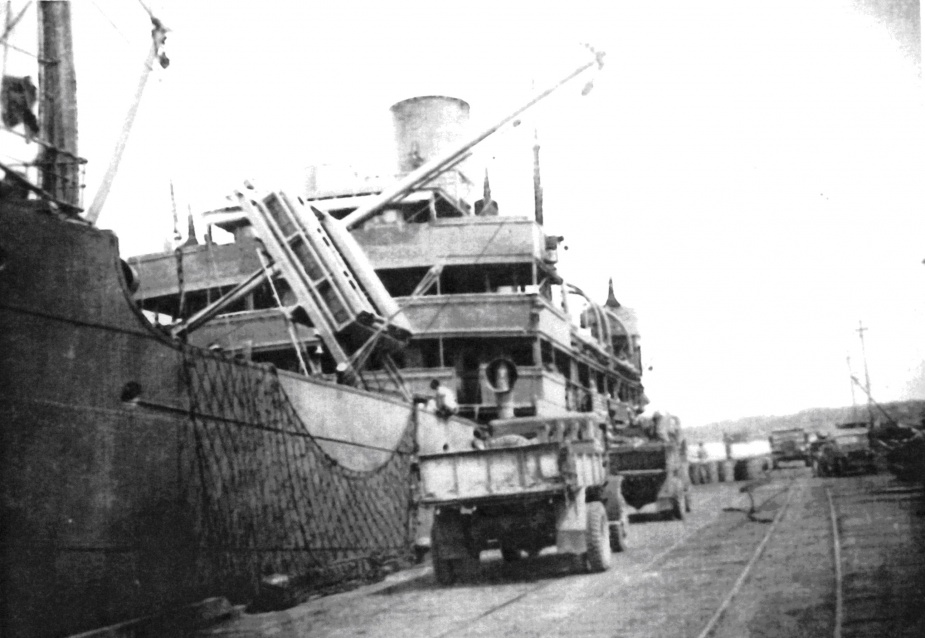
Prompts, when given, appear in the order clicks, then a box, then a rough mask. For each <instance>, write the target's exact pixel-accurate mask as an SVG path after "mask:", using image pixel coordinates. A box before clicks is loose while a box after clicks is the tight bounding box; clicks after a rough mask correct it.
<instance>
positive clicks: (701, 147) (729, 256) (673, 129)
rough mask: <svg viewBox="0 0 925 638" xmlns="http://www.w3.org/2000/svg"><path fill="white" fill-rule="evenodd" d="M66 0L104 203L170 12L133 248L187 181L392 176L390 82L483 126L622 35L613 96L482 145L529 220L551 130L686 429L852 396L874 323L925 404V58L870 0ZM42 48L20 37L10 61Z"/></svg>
mask: <svg viewBox="0 0 925 638" xmlns="http://www.w3.org/2000/svg"><path fill="white" fill-rule="evenodd" d="M23 4H24V2H18V3H16V2H14V3H13V6H14V13H15V12H16V9H17V8H18V7H21V6H22V5H23ZM72 5H73V14H74V39H75V58H76V63H77V72H78V100H79V116H80V142H79V144H80V146H79V148H80V153H81V155H83V156H84V157H87V158H88V159H89V160H90V162H89V164H88V166H87V171H86V191H85V195H84V202H85V204H89V202H90V201H91V200H92V199H93V195H94V194H95V193H96V191H97V189H98V188H99V184H100V181H101V179H102V175H103V173H104V172H105V170H106V168H107V166H108V163H109V157H110V156H111V153H112V148H113V147H114V145H115V142H116V139H117V137H118V135H119V131H120V129H121V127H122V124H123V121H124V118H125V114H126V112H127V110H128V107H129V104H130V103H131V100H132V97H133V95H134V93H135V90H136V87H137V84H138V79H139V77H140V75H141V72H142V68H143V62H144V59H145V57H146V54H147V50H148V47H149V44H150V33H149V32H150V21H149V18H148V14H147V9H148V8H150V9H151V10H152V11H153V12H154V13H155V14H156V15H157V16H158V17H159V18H160V19H161V20H162V21H163V22H164V23H165V24H166V25H167V26H168V27H169V28H170V29H171V31H170V34H169V35H168V39H167V53H168V56H169V57H170V60H171V64H170V66H169V67H168V68H167V69H166V70H162V69H159V68H158V69H155V70H154V71H153V72H152V74H151V76H150V79H149V82H148V84H147V86H146V88H145V93H144V99H143V101H142V104H141V107H140V108H139V111H138V115H137V118H136V121H135V126H134V129H133V131H132V136H131V138H130V140H129V143H128V146H127V148H126V151H125V154H124V156H123V159H122V162H121V165H120V169H119V173H118V175H117V178H116V181H115V182H114V184H113V187H112V191H111V194H110V196H109V199H108V200H107V204H106V206H105V208H104V209H103V212H102V215H101V216H100V219H99V222H98V225H99V226H100V227H102V228H107V229H112V230H113V231H115V232H116V233H117V234H118V236H119V238H120V242H121V247H122V252H123V254H124V255H133V254H139V253H146V252H155V251H159V250H161V249H162V248H163V246H164V245H165V242H168V241H169V240H170V237H171V236H172V234H173V221H172V203H171V198H170V185H171V184H173V186H174V193H175V201H176V207H177V209H178V210H179V211H180V216H181V225H182V226H183V228H182V229H181V230H182V231H183V232H185V222H183V221H182V220H183V219H184V218H185V214H186V211H187V210H192V211H193V212H194V213H198V212H200V211H202V210H205V209H208V208H212V207H215V206H219V205H222V203H223V202H224V199H223V198H224V197H225V196H226V195H228V194H229V193H231V191H232V190H233V189H234V188H236V187H237V186H238V185H239V184H240V183H241V181H242V180H243V179H257V180H259V182H260V183H261V184H267V185H268V186H270V185H272V186H273V187H276V186H282V187H290V188H295V189H298V188H299V187H300V185H301V184H302V183H303V182H304V175H305V172H306V167H308V166H311V165H316V164H330V165H335V166H348V165H349V166H351V167H353V169H354V170H356V171H357V172H358V173H360V174H389V173H391V172H394V170H395V168H394V152H393V150H392V130H391V122H390V119H389V118H390V116H389V112H388V108H389V106H390V105H391V104H393V103H394V102H397V101H399V100H402V99H404V98H407V97H411V96H415V95H449V96H453V97H458V98H462V99H464V100H466V101H467V102H468V103H469V104H470V107H471V122H472V125H473V127H479V126H480V125H481V124H483V123H490V122H492V121H494V120H496V119H498V118H499V117H501V116H503V115H506V113H507V112H509V111H510V110H511V109H512V108H513V107H514V106H519V105H520V103H522V102H523V101H525V100H526V99H527V98H528V97H529V95H530V94H531V92H532V91H533V90H534V87H545V86H547V85H550V84H552V83H554V82H555V81H556V80H558V79H559V78H560V77H562V76H564V75H565V74H567V73H568V72H570V71H571V70H572V69H574V68H576V67H577V66H579V65H581V64H583V63H584V62H586V61H587V60H588V59H589V52H588V49H586V48H584V47H583V46H582V44H583V43H585V44H590V45H592V46H593V47H595V48H596V49H597V50H603V51H605V52H606V57H605V64H604V68H603V69H602V70H600V72H599V73H597V74H596V77H595V79H594V90H592V91H591V92H590V93H588V95H586V96H582V95H581V94H580V89H581V85H582V83H583V82H579V83H577V84H576V85H575V86H571V87H568V88H567V89H563V90H562V91H560V92H559V93H557V94H556V96H554V97H553V98H550V99H549V100H547V101H546V102H544V103H543V105H542V106H541V107H539V108H538V109H536V110H534V111H532V112H531V113H530V114H529V115H528V116H527V117H525V118H524V122H525V124H526V125H522V126H520V127H518V128H516V129H512V130H509V131H506V132H504V133H500V134H499V135H498V136H496V137H494V138H490V139H489V140H488V141H486V142H485V143H483V144H482V145H481V146H480V147H479V148H478V149H477V153H476V157H475V158H473V165H474V166H477V167H478V168H477V169H475V172H476V176H475V177H476V180H477V181H478V180H479V179H480V177H481V170H482V167H487V168H488V169H489V171H490V174H491V178H492V191H493V194H494V196H495V198H496V199H497V200H498V201H499V202H500V203H501V212H502V214H510V215H527V216H529V215H532V184H531V171H532V165H531V155H530V147H531V146H532V134H533V129H534V128H536V130H537V131H538V135H539V137H540V140H541V145H542V162H543V165H542V170H543V187H544V193H545V203H546V206H545V218H546V229H547V232H548V233H549V234H557V235H563V236H564V237H565V242H564V245H565V246H567V250H561V249H560V264H559V267H560V272H561V273H562V274H563V276H564V277H565V278H566V279H567V280H569V281H571V282H573V283H575V284H577V285H578V286H580V287H581V288H582V289H584V290H585V291H587V292H590V293H591V294H592V295H596V296H597V297H598V298H599V301H601V302H603V301H604V299H605V295H606V291H607V282H608V279H610V278H613V281H614V288H615V292H616V296H617V298H618V299H619V301H620V302H621V303H622V304H624V305H626V306H629V307H632V308H634V309H635V311H636V312H637V314H638V316H639V318H640V328H641V333H642V344H643V357H644V364H645V367H646V368H647V369H646V371H645V374H644V382H645V385H646V388H647V394H648V396H649V397H650V399H651V400H652V402H653V405H654V406H659V407H660V408H662V409H666V410H669V411H671V412H673V413H675V414H678V415H679V416H680V417H681V419H682V421H683V422H685V423H686V424H687V425H689V426H696V425H701V424H706V423H710V422H714V421H718V420H724V419H730V418H736V417H744V416H754V415H775V414H788V413H792V412H796V411H799V410H802V409H806V408H812V407H836V406H845V405H851V402H852V388H851V384H850V377H849V358H850V370H852V371H853V373H854V374H855V375H857V376H858V377H859V378H860V379H861V380H862V381H863V379H864V356H863V353H862V351H861V342H860V339H859V334H858V332H857V330H858V328H859V322H863V326H864V327H865V328H866V331H865V332H864V339H865V342H864V345H865V351H866V361H867V368H868V371H869V376H870V382H871V391H872V394H873V396H874V397H875V398H876V399H877V400H878V401H881V402H885V401H892V400H901V399H913V398H916V399H922V398H925V339H923V336H925V335H923V327H925V264H923V258H925V214H923V210H925V180H923V179H922V177H923V174H925V173H923V169H925V144H923V142H925V139H923V137H925V135H923V134H925V126H923V124H925V117H923V116H925V110H923V106H925V105H923V101H925V100H923V87H922V81H921V77H920V68H919V63H918V60H917V59H916V56H914V55H911V52H912V50H911V49H910V45H909V41H908V39H907V38H904V37H903V34H902V33H899V32H897V31H896V30H895V29H893V30H892V31H891V29H890V28H889V25H887V24H885V23H884V22H882V21H881V20H878V18H877V17H876V16H875V15H871V14H870V13H868V12H865V11H862V10H859V9H858V7H857V5H856V3H855V2H852V0H814V2H812V3H807V2H805V0H803V1H794V2H790V1H785V0H784V1H780V0H779V1H775V2H770V1H754V2H749V1H746V0H738V1H735V2H733V1H721V0H702V1H701V2H697V3H690V2H681V1H674V0H667V1H665V2H659V3H639V2H634V3H621V2H615V1H610V2H569V3H551V2H546V3H543V2H521V1H511V2H485V1H482V0H475V1H472V2H466V3H453V4H449V3H435V2H412V1H406V0H402V1H383V2H369V1H367V2H336V3H335V2H318V1H316V0H303V1H297V0H266V1H264V2H261V3H255V2H243V1H239V0H223V1H217V0H200V1H198V2H189V1H182V0H144V2H142V1H141V0H137V1H133V0H74V2H73V3H72ZM27 26H28V25H27V24H26V23H25V22H24V23H23V25H22V27H21V29H22V33H19V30H20V28H19V27H18V28H17V33H16V34H15V35H16V36H20V35H21V36H24V37H25V40H26V41H27V42H28V41H29V39H30V38H32V37H33V35H32V34H34V26H33V27H30V28H31V31H30V30H29V28H27ZM894 26H895V25H894ZM14 41H15V40H14ZM915 45H916V46H917V43H915ZM21 46H22V47H26V46H27V45H26V44H21ZM919 59H920V57H919ZM30 62H31V63H33V64H34V60H32V59H31V58H30V57H29V56H28V55H25V54H18V53H17V52H15V51H8V52H7V55H6V68H7V69H8V72H10V73H12V72H17V73H25V72H27V69H28V66H29V63H30ZM23 69H26V70H23ZM0 142H4V143H7V142H8V140H6V139H5V138H4V139H0ZM11 153H12V151H11V150H9V149H8V148H7V146H2V147H0V154H6V155H5V157H8V156H9V154H11ZM854 398H855V400H857V401H858V402H863V401H864V398H863V393H862V392H861V391H860V390H855V392H854Z"/></svg>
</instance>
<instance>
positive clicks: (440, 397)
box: [430, 379, 459, 419]
mask: <svg viewBox="0 0 925 638" xmlns="http://www.w3.org/2000/svg"><path fill="white" fill-rule="evenodd" d="M430 389H431V390H433V391H434V398H433V402H434V409H435V411H436V412H437V416H439V417H440V418H442V419H448V418H449V417H451V416H453V415H454V414H456V413H457V412H459V404H458V403H456V397H455V396H453V391H452V390H450V389H449V388H448V387H446V386H444V385H443V384H442V383H440V380H439V379H434V380H433V381H431V382H430Z"/></svg>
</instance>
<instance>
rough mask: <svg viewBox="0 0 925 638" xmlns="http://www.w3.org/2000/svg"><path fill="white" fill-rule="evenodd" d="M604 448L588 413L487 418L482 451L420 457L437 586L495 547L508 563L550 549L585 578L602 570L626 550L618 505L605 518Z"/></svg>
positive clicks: (467, 570) (470, 567) (623, 517)
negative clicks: (572, 561)
mask: <svg viewBox="0 0 925 638" xmlns="http://www.w3.org/2000/svg"><path fill="white" fill-rule="evenodd" d="M605 441H606V439H605V437H604V434H603V431H602V430H601V428H600V427H599V425H598V424H597V423H595V422H594V420H593V419H592V418H590V417H588V416H568V417H550V418H540V417H525V418H513V419H503V420H497V421H493V422H492V423H491V425H490V432H489V434H488V436H487V437H486V438H485V448H484V449H477V450H476V449H473V450H464V451H458V452H445V453H441V454H429V455H422V456H421V457H420V459H419V462H420V477H421V482H420V485H421V498H422V504H424V505H427V506H432V507H434V508H435V510H436V515H435V517H434V524H433V528H432V530H431V552H432V559H433V565H434V573H435V575H436V578H437V581H438V582H439V583H441V584H450V583H452V582H453V581H454V580H456V578H457V577H459V576H462V575H465V574H467V573H470V572H471V571H472V570H473V569H474V567H475V566H476V565H477V564H478V560H479V555H480V553H481V552H482V550H485V549H493V548H500V550H501V555H502V557H503V558H504V560H506V561H514V560H518V559H520V558H521V552H526V553H527V554H528V555H530V556H535V555H536V554H538V553H539V552H540V550H542V549H543V548H544V547H548V546H551V545H555V546H556V547H557V549H558V551H559V552H560V553H569V554H574V555H577V556H583V557H585V560H586V564H587V566H588V568H589V569H590V570H591V571H604V570H606V569H607V568H608V567H609V566H610V559H611V552H612V551H622V549H623V548H624V547H625V540H626V525H627V518H626V514H625V511H626V508H625V507H621V505H622V498H620V499H617V500H618V501H619V502H618V503H616V504H612V505H611V507H610V508H609V509H610V510H611V511H612V512H614V516H613V518H614V520H613V521H610V520H608V517H607V509H608V508H607V507H605V506H606V503H605V502H604V499H605V498H606V496H605V489H604V488H605V486H606V485H607V482H608V480H612V478H613V477H610V476H609V474H608V471H607V450H606V443H605ZM616 478H617V480H618V481H619V477H616ZM617 493H618V494H619V490H618V491H617ZM614 505H615V506H614ZM611 528H614V529H613V533H611Z"/></svg>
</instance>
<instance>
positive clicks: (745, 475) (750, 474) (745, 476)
mask: <svg viewBox="0 0 925 638" xmlns="http://www.w3.org/2000/svg"><path fill="white" fill-rule="evenodd" d="M766 464H767V458H765V457H757V458H751V459H740V460H739V461H738V462H737V463H736V467H735V477H736V480H737V481H753V480H755V479H757V478H761V477H762V476H763V475H764V472H765V469H764V468H765V465H766Z"/></svg>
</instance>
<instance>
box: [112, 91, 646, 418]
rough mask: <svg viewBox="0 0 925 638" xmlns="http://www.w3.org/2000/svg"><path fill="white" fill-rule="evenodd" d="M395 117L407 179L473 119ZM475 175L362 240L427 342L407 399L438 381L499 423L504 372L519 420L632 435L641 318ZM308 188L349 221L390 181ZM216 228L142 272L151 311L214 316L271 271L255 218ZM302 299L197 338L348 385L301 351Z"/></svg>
mask: <svg viewBox="0 0 925 638" xmlns="http://www.w3.org/2000/svg"><path fill="white" fill-rule="evenodd" d="M392 113H393V116H394V121H395V130H396V138H397V143H396V147H397V149H398V152H397V156H398V167H399V171H400V172H401V174H407V173H409V172H410V171H413V170H414V169H415V168H417V167H418V166H420V165H421V163H423V162H425V161H427V160H428V159H429V158H430V155H431V154H434V155H436V154H439V153H441V152H442V150H443V148H444V147H445V146H447V145H451V144H453V143H454V142H455V141H456V138H457V137H458V136H459V134H460V131H462V130H464V129H465V126H464V123H465V120H466V119H467V117H468V105H466V104H465V102H462V101H461V100H458V99H455V98H447V97H442V96H427V97H418V98H412V99H410V100H406V101H404V102H401V103H399V104H397V105H395V106H393V107H392ZM466 168H467V167H466V166H465V165H459V164H457V165H455V166H454V167H453V168H452V169H450V170H448V171H445V172H442V173H440V174H439V175H438V176H437V177H436V179H434V180H431V181H429V182H427V183H426V184H423V185H421V186H419V187H418V188H415V189H413V190H409V191H408V192H407V193H405V194H404V197H403V198H402V199H399V200H397V201H393V202H390V203H389V204H388V205H387V206H384V207H383V208H382V210H381V211H379V212H378V214H377V215H375V216H370V217H369V218H366V219H363V220H362V221H361V223H358V224H356V225H354V227H353V228H352V229H351V233H350V234H351V235H352V237H353V238H354V239H355V240H356V243H357V244H358V246H359V248H360V249H361V251H362V253H363V255H364V256H365V258H366V259H368V261H369V263H370V264H371V266H372V268H373V269H374V270H375V273H376V274H377V275H378V277H379V279H380V280H381V281H382V284H383V285H384V287H385V289H386V291H387V292H388V294H389V295H391V296H392V297H393V298H394V299H395V301H396V303H397V305H398V306H399V307H400V308H401V311H402V314H403V317H404V318H405V319H406V320H407V322H408V324H410V326H411V328H412V333H413V336H412V337H411V339H410V341H409V342H408V345H407V346H406V347H405V348H404V349H403V350H401V351H400V352H395V353H393V354H392V357H393V358H394V361H395V363H396V366H397V368H398V370H399V372H400V375H401V377H402V379H403V382H404V384H405V386H406V387H407V388H408V389H409V390H410V391H411V393H413V394H426V393H427V392H428V391H429V390H428V385H429V383H430V382H431V381H432V380H433V379H438V380H440V381H441V382H442V383H443V384H444V385H447V386H449V387H450V388H452V389H454V390H455V392H456V394H457V396H458V401H459V403H460V414H462V415H465V416H468V417H470V418H473V419H475V420H477V421H480V422H487V421H489V420H491V419H492V418H496V417H497V416H498V414H499V409H500V408H499V404H498V400H497V393H496V392H495V390H496V389H497V388H496V386H494V385H493V382H494V379H492V374H491V370H490V369H489V365H490V364H491V362H493V361H496V360H499V359H503V360H507V361H510V362H511V363H513V364H514V365H515V366H516V371H517V376H518V379H517V384H516V386H515V387H514V388H513V397H512V398H513V412H514V414H515V415H516V416H529V415H537V414H539V415H552V414H561V413H566V412H598V413H599V414H601V416H602V418H603V419H606V420H610V421H614V422H618V423H619V422H628V421H629V420H630V418H631V415H632V413H633V412H634V411H635V410H638V409H639V408H641V407H642V406H643V405H644V403H645V401H646V399H645V397H644V394H643V389H642V385H641V355H640V344H639V334H638V330H637V328H636V325H635V320H634V317H633V314H632V312H631V311H630V310H629V309H627V308H625V307H623V306H621V305H620V304H619V303H618V302H617V301H616V299H615V298H614V296H613V290H612V288H611V290H610V291H609V297H608V300H607V302H606V303H604V304H597V303H594V302H593V301H592V300H591V299H589V298H588V296H587V295H586V294H585V293H584V292H582V291H581V290H580V289H579V288H577V287H576V286H574V285H571V284H570V283H568V282H565V281H564V280H563V278H562V277H561V276H560V274H559V272H558V269H557V262H558V255H557V250H558V246H559V243H560V242H561V241H562V238H561V237H556V236H549V235H547V234H546V233H545V232H544V229H543V227H542V225H541V224H540V223H539V222H538V221H537V216H538V215H536V214H533V211H529V214H525V215H522V216H509V215H506V214H499V212H506V211H499V207H498V204H497V203H496V202H494V201H492V199H491V195H490V186H489V184H488V178H487V175H486V178H485V184H484V188H483V189H480V190H481V193H480V194H481V199H479V200H478V201H475V202H471V203H470V202H469V201H468V200H467V199H466V197H465V196H464V194H465V192H466V191H467V190H468V189H467V185H471V184H472V182H473V181H475V180H472V179H471V178H469V177H468V176H467V175H466V174H465V171H466ZM307 182H308V183H307V185H306V188H305V192H303V193H302V194H301V200H302V201H303V202H304V204H305V208H306V210H309V209H312V208H314V209H316V210H317V211H319V212H320V213H322V214H325V215H327V216H330V218H332V219H335V220H345V221H347V222H350V221H351V219H352V217H351V216H352V215H355V214H356V211H357V210H362V209H363V208H364V207H365V206H367V204H368V203H369V202H370V201H371V200H374V199H375V198H377V197H379V196H380V194H381V192H382V185H381V183H379V182H377V180H375V179H366V180H360V179H358V180H357V181H356V182H354V183H348V184H334V185H333V187H332V186H331V185H330V184H326V183H325V182H324V180H323V178H322V176H320V175H319V174H318V173H315V174H314V175H312V178H311V179H309V180H307ZM204 219H205V223H206V224H208V225H209V226H210V229H209V231H208V232H207V233H206V234H207V236H211V235H212V232H211V227H213V226H214V227H218V228H221V229H223V230H225V231H228V232H230V233H231V234H232V236H233V237H234V241H233V242H232V243H228V244H221V245H220V244H217V243H214V242H211V241H205V242H203V243H202V244H198V243H195V244H192V245H190V244H189V243H188V244H187V245H186V246H184V247H181V248H179V249H177V251H176V252H175V253H161V254H152V255H144V256H140V257H137V258H132V259H131V260H130V264H131V265H132V267H133V268H135V269H137V271H138V272H139V273H140V280H141V286H140V288H139V290H138V292H137V293H136V299H137V300H138V301H139V304H140V306H141V307H142V308H143V309H145V310H147V311H149V312H152V313H157V314H159V315H161V316H162V317H164V321H165V322H168V323H172V322H175V321H177V320H178V319H182V318H183V317H184V316H189V315H190V314H192V313H194V312H195V311H196V310H198V309H201V308H203V307H206V306H207V305H208V304H209V303H211V302H212V301H213V300H215V299H217V298H219V297H221V296H222V295H223V294H225V293H227V291H228V290H229V289H230V288H232V287H233V286H236V285H239V284H240V283H241V282H242V281H243V280H244V278H245V277H246V276H248V275H249V274H250V273H252V272H254V271H257V270H259V269H260V268H261V256H260V255H261V246H262V242H261V241H260V240H259V239H258V238H257V237H256V235H257V233H255V229H254V227H253V225H252V224H251V222H250V221H249V219H248V216H247V215H246V214H245V211H243V210H242V209H241V208H240V206H236V205H230V206H228V207H225V208H222V209H217V210H213V211H209V212H207V213H206V214H205V215H204ZM178 273H182V275H180V274H178ZM274 288H275V289H276V290H277V292H278V293H279V294H278V295H277V296H274V294H273V289H274ZM291 295H292V293H291V290H290V289H289V287H288V286H287V284H286V283H285V279H284V278H279V280H278V281H276V282H275V284H274V286H273V287H271V286H270V285H269V284H264V285H263V286H261V287H257V288H255V289H254V290H253V291H252V292H251V293H250V294H248V295H246V296H245V297H243V298H241V299H239V300H238V301H237V302H236V305H235V306H233V307H229V308H225V309H224V310H223V313H222V314H220V315H218V316H217V317H216V318H214V319H213V320H212V321H211V322H210V323H209V324H206V325H204V326H203V327H201V328H198V329H197V330H196V331H195V332H191V333H190V335H189V339H190V341H191V342H192V343H196V344H198V345H201V346H203V347H213V348H221V349H223V350H230V351H232V352H234V353H236V354H238V355H239V356H242V357H247V358H249V359H252V360H254V361H263V362H270V363H273V364H274V365H275V366H277V367H279V368H282V369H289V370H298V369H299V367H300V363H299V356H298V352H299V350H300V349H304V351H305V352H306V353H307V356H308V357H309V358H311V359H313V360H314V361H313V363H314V366H315V370H317V372H318V373H320V374H322V375H328V376H333V375H335V374H336V366H337V361H336V358H335V357H332V356H331V353H330V351H329V349H328V348H327V347H326V346H325V345H324V344H323V342H322V340H320V339H319V338H318V335H317V334H316V332H315V331H314V330H313V329H312V328H311V327H309V326H307V325H306V323H310V322H301V323H299V322H296V324H297V325H296V327H295V330H296V334H297V343H294V342H293V338H292V335H291V333H290V330H291V328H290V326H289V323H290V322H289V321H288V318H287V314H286V312H285V310H286V308H288V306H289V302H288V301H286V300H285V299H286V298H289V299H291ZM280 296H281V299H282V300H281V301H278V300H277V297H280ZM570 303H571V305H572V308H570V307H569V304H570ZM579 311H580V315H581V318H580V321H579V322H576V321H575V320H573V315H576V314H579ZM367 364H368V365H367V366H366V367H365V368H364V369H363V370H362V371H361V373H360V375H359V377H360V378H359V379H358V383H360V384H361V385H365V387H368V388H370V389H377V388H378V389H381V390H383V391H389V390H390V384H389V381H388V379H387V377H386V375H385V374H384V371H383V370H382V362H381V361H380V360H379V359H378V358H377V357H371V358H370V359H369V360H368V362H367Z"/></svg>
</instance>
